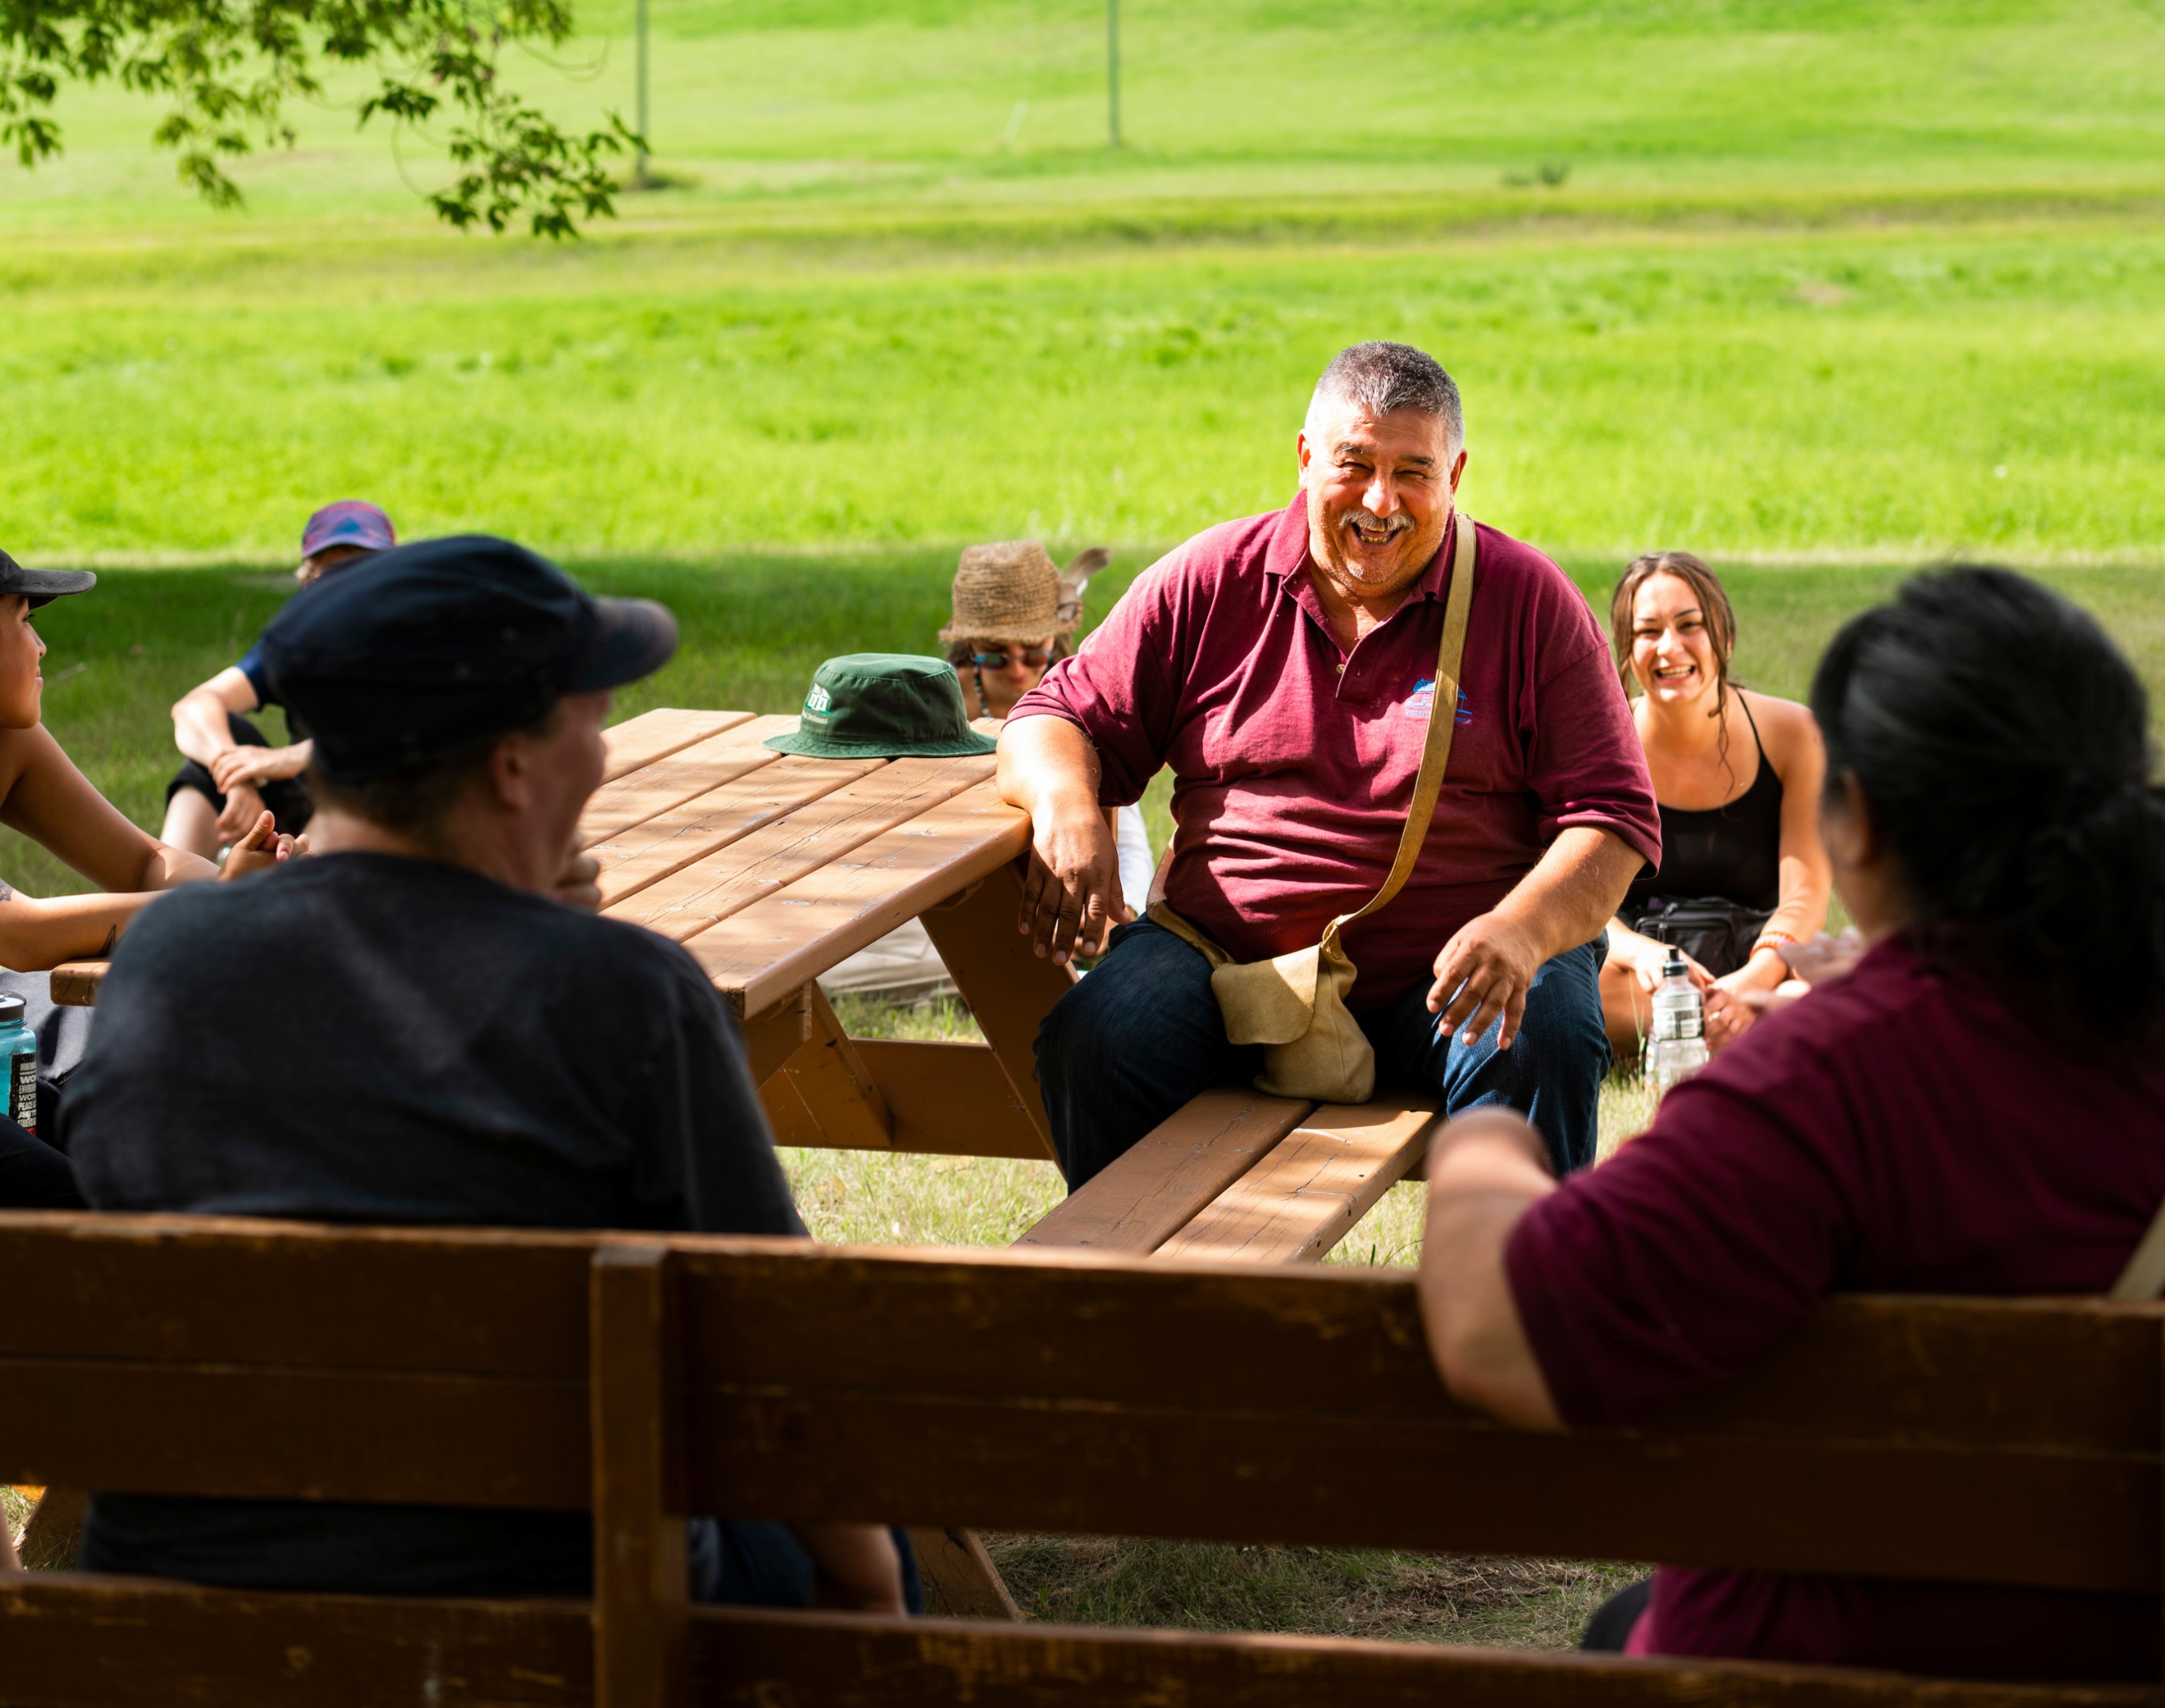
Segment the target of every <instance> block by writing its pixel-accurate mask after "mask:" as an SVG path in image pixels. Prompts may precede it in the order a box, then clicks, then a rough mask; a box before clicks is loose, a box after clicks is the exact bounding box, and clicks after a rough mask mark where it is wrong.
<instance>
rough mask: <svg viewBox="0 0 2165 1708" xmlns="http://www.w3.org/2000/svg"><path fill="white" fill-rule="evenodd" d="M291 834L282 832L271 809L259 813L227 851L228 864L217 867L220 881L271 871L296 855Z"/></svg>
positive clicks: (226, 862)
mask: <svg viewBox="0 0 2165 1708" xmlns="http://www.w3.org/2000/svg"><path fill="white" fill-rule="evenodd" d="M293 852H294V845H293V839H292V837H291V836H281V835H280V834H279V831H278V821H277V820H276V819H274V818H273V817H271V814H269V813H258V814H256V815H255V823H254V824H252V825H250V826H249V827H248V829H247V830H246V832H245V834H244V835H243V836H241V838H240V841H237V842H235V843H234V845H233V846H232V847H231V848H229V849H228V850H227V851H226V856H225V864H224V865H223V866H221V867H219V869H218V878H219V883H230V882H231V881H232V880H233V879H234V878H247V877H250V875H252V874H253V873H255V872H268V871H269V870H270V869H271V867H274V866H276V865H277V864H278V863H279V862H281V861H285V860H290V859H292V857H293Z"/></svg>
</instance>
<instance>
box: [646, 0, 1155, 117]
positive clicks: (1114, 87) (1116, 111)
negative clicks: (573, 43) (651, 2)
mask: <svg viewBox="0 0 2165 1708" xmlns="http://www.w3.org/2000/svg"><path fill="white" fill-rule="evenodd" d="M645 3H646V0H640V5H642V6H644V5H645ZM1105 126H1106V130H1107V132H1108V134H1109V135H1110V136H1111V137H1112V140H1113V146H1114V148H1118V147H1119V145H1120V0H1105Z"/></svg>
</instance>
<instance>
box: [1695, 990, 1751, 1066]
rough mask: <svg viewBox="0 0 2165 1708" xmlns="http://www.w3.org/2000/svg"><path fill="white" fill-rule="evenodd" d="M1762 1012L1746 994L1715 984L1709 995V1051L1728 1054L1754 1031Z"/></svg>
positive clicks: (1707, 1002) (1707, 995)
mask: <svg viewBox="0 0 2165 1708" xmlns="http://www.w3.org/2000/svg"><path fill="white" fill-rule="evenodd" d="M1758 1018H1759V1015H1758V1011H1757V1010H1755V1009H1754V1008H1753V1007H1752V1006H1751V1004H1749V1003H1747V1002H1746V1001H1745V999H1744V993H1743V992H1742V991H1741V990H1737V989H1734V988H1731V987H1730V986H1729V985H1726V984H1725V983H1722V982H1721V981H1720V979H1718V978H1717V979H1716V980H1715V982H1714V983H1713V984H1712V985H1711V986H1709V988H1708V989H1707V991H1706V1047H1707V1049H1708V1050H1709V1052H1714V1051H1719V1050H1725V1049H1727V1048H1728V1047H1729V1046H1730V1045H1731V1044H1733V1043H1735V1042H1736V1041H1737V1040H1738V1039H1739V1038H1741V1037H1742V1036H1744V1034H1745V1033H1746V1032H1747V1031H1750V1030H1751V1022H1752V1021H1754V1020H1757V1019H1758Z"/></svg>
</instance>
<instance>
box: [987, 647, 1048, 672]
mask: <svg viewBox="0 0 2165 1708" xmlns="http://www.w3.org/2000/svg"><path fill="white" fill-rule="evenodd" d="M1009 652H1012V654H1013V655H1014V656H1015V657H1017V658H1019V659H1020V660H1021V661H1022V662H1024V663H1025V665H1027V666H1029V667H1030V669H1032V670H1039V669H1042V668H1043V667H1045V666H1046V664H1047V663H1049V662H1051V658H1052V649H1051V647H1049V646H1016V647H1011V648H1010V649H1009ZM1009 652H975V653H972V654H971V656H970V662H971V663H972V664H974V665H976V666H977V668H978V669H980V670H1005V669H1006V668H1007V667H1008V658H1009Z"/></svg>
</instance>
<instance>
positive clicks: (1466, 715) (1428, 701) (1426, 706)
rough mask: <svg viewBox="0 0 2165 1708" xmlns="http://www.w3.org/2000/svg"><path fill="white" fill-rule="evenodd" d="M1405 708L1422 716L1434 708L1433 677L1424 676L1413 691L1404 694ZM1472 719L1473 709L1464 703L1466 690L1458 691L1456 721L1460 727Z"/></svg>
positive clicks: (1415, 684)
mask: <svg viewBox="0 0 2165 1708" xmlns="http://www.w3.org/2000/svg"><path fill="white" fill-rule="evenodd" d="M1406 709H1407V710H1408V711H1409V712H1412V713H1414V714H1416V715H1417V716H1420V717H1424V718H1425V717H1426V716H1428V715H1429V714H1430V713H1431V712H1433V711H1434V710H1435V677H1432V676H1425V677H1422V678H1421V679H1420V681H1419V682H1417V683H1414V691H1413V692H1412V693H1410V694H1409V695H1407V696H1406ZM1472 721H1473V709H1472V707H1471V706H1469V705H1467V704H1466V690H1465V689H1464V688H1461V689H1459V691H1458V722H1459V724H1460V725H1461V726H1462V727H1463V726H1464V725H1467V724H1470V723H1472Z"/></svg>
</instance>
